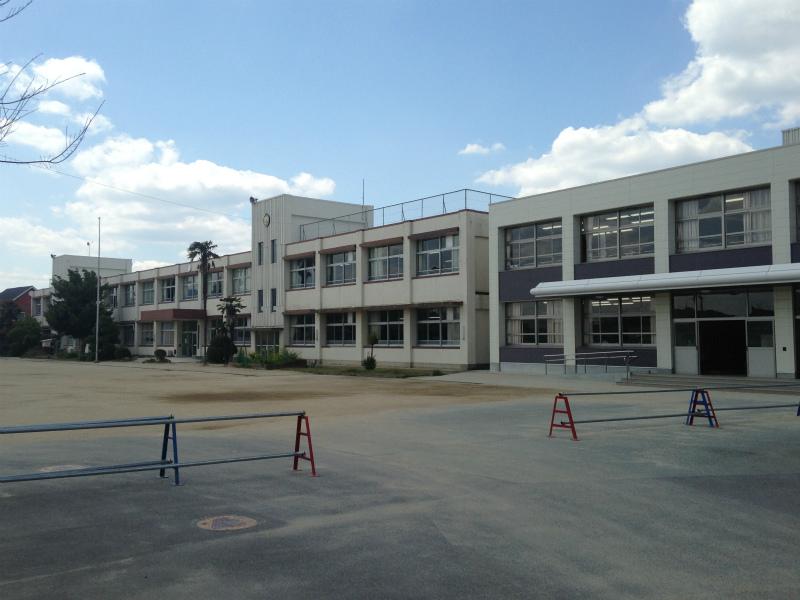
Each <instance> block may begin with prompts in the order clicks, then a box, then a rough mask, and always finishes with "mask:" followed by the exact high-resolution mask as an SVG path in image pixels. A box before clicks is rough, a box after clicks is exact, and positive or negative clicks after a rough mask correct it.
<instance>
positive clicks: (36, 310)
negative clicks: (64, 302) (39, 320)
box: [32, 298, 42, 317]
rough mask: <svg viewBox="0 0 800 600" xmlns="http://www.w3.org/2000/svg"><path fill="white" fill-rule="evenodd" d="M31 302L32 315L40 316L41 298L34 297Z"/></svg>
mask: <svg viewBox="0 0 800 600" xmlns="http://www.w3.org/2000/svg"><path fill="white" fill-rule="evenodd" d="M32 304H33V308H32V312H33V316H34V317H40V316H42V299H41V298H34V299H33V301H32Z"/></svg>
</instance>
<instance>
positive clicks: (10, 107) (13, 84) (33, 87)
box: [0, 0, 103, 165]
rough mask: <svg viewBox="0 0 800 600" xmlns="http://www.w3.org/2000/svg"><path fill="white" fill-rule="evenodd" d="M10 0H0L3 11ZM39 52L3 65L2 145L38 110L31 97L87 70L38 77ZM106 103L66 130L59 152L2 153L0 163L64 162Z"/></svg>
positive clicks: (19, 9) (13, 12)
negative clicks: (23, 60) (26, 155)
mask: <svg viewBox="0 0 800 600" xmlns="http://www.w3.org/2000/svg"><path fill="white" fill-rule="evenodd" d="M10 2H11V0H0V11H2V10H3V9H5V8H6V7H7V6H8V5H9V4H10ZM32 2H33V0H27V2H24V3H23V4H21V5H19V6H12V7H11V8H10V9H8V10H9V12H8V13H7V14H6V16H5V17H0V23H2V22H4V21H8V20H9V19H11V18H13V17H15V16H16V15H18V14H19V13H21V12H22V11H23V10H25V9H26V8H27V7H28V6H30V4H31V3H32ZM37 58H39V56H34V57H33V58H31V59H30V60H29V61H28V62H26V63H25V64H24V65H22V66H18V65H15V64H13V63H6V64H4V65H2V66H0V81H3V80H5V84H0V147H2V146H5V145H7V141H6V140H7V139H8V137H9V136H10V135H11V134H12V133H13V132H14V128H15V126H16V125H17V124H18V123H20V122H22V121H24V120H25V119H26V117H28V116H29V115H31V114H32V113H34V112H36V108H33V107H32V106H33V105H32V104H31V103H32V101H33V100H35V99H37V98H39V97H40V96H43V95H44V94H46V93H47V92H49V91H50V90H52V89H53V88H55V87H58V86H59V85H61V84H63V83H66V82H67V81H70V80H71V79H75V78H77V77H81V76H83V75H85V73H78V74H75V75H71V76H69V77H63V78H60V79H57V80H55V81H52V82H51V81H47V80H41V79H37V77H36V75H35V73H31V71H32V70H33V64H34V61H35V60H36V59H37ZM102 107H103V103H100V106H98V107H97V110H95V111H94V113H93V114H92V115H91V116H90V117H88V118H87V119H86V120H85V122H84V123H83V125H82V126H81V128H80V129H79V130H78V131H77V133H74V134H70V132H69V130H68V129H65V130H64V146H63V148H62V149H60V150H59V151H58V152H55V153H53V154H50V155H45V156H40V157H39V158H38V159H32V160H25V159H19V158H16V157H11V156H5V155H0V164H17V165H35V164H51V165H56V164H59V163H62V162H64V161H65V160H67V159H68V158H69V157H70V156H72V155H73V154H74V153H75V151H76V150H77V149H78V146H80V144H81V142H83V139H84V137H86V133H87V132H88V131H89V128H90V127H91V125H92V122H93V121H94V119H95V117H97V115H98V113H99V112H100V109H101V108H102Z"/></svg>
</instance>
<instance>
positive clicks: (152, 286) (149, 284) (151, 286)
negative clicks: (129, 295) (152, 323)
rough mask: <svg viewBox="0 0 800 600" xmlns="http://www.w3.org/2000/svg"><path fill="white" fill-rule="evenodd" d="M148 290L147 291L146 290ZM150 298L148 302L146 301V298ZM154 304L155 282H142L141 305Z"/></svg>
mask: <svg viewBox="0 0 800 600" xmlns="http://www.w3.org/2000/svg"><path fill="white" fill-rule="evenodd" d="M148 288H149V289H148ZM148 293H149V296H150V301H149V302H148V301H147V296H148ZM155 303H156V280H155V279H151V280H150V281H142V305H150V304H155Z"/></svg>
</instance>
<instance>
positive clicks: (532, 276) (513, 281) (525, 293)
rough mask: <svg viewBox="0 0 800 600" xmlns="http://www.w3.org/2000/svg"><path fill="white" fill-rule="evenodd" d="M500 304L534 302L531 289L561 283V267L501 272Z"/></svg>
mask: <svg viewBox="0 0 800 600" xmlns="http://www.w3.org/2000/svg"><path fill="white" fill-rule="evenodd" d="M498 276H499V280H498V281H499V297H500V302H518V301H522V300H533V297H532V296H531V288H532V287H534V286H536V284H538V283H542V282H544V281H561V280H562V279H563V277H562V271H561V266H560V265H559V266H557V267H541V268H538V269H518V270H516V271H500V273H498Z"/></svg>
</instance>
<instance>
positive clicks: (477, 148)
mask: <svg viewBox="0 0 800 600" xmlns="http://www.w3.org/2000/svg"><path fill="white" fill-rule="evenodd" d="M505 149H506V147H505V146H504V145H503V144H501V143H500V142H495V143H494V144H492V145H491V146H482V145H481V144H467V145H466V146H464V147H463V148H462V149H461V150H459V151H458V154H459V155H466V154H489V153H491V152H500V151H501V150H505Z"/></svg>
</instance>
